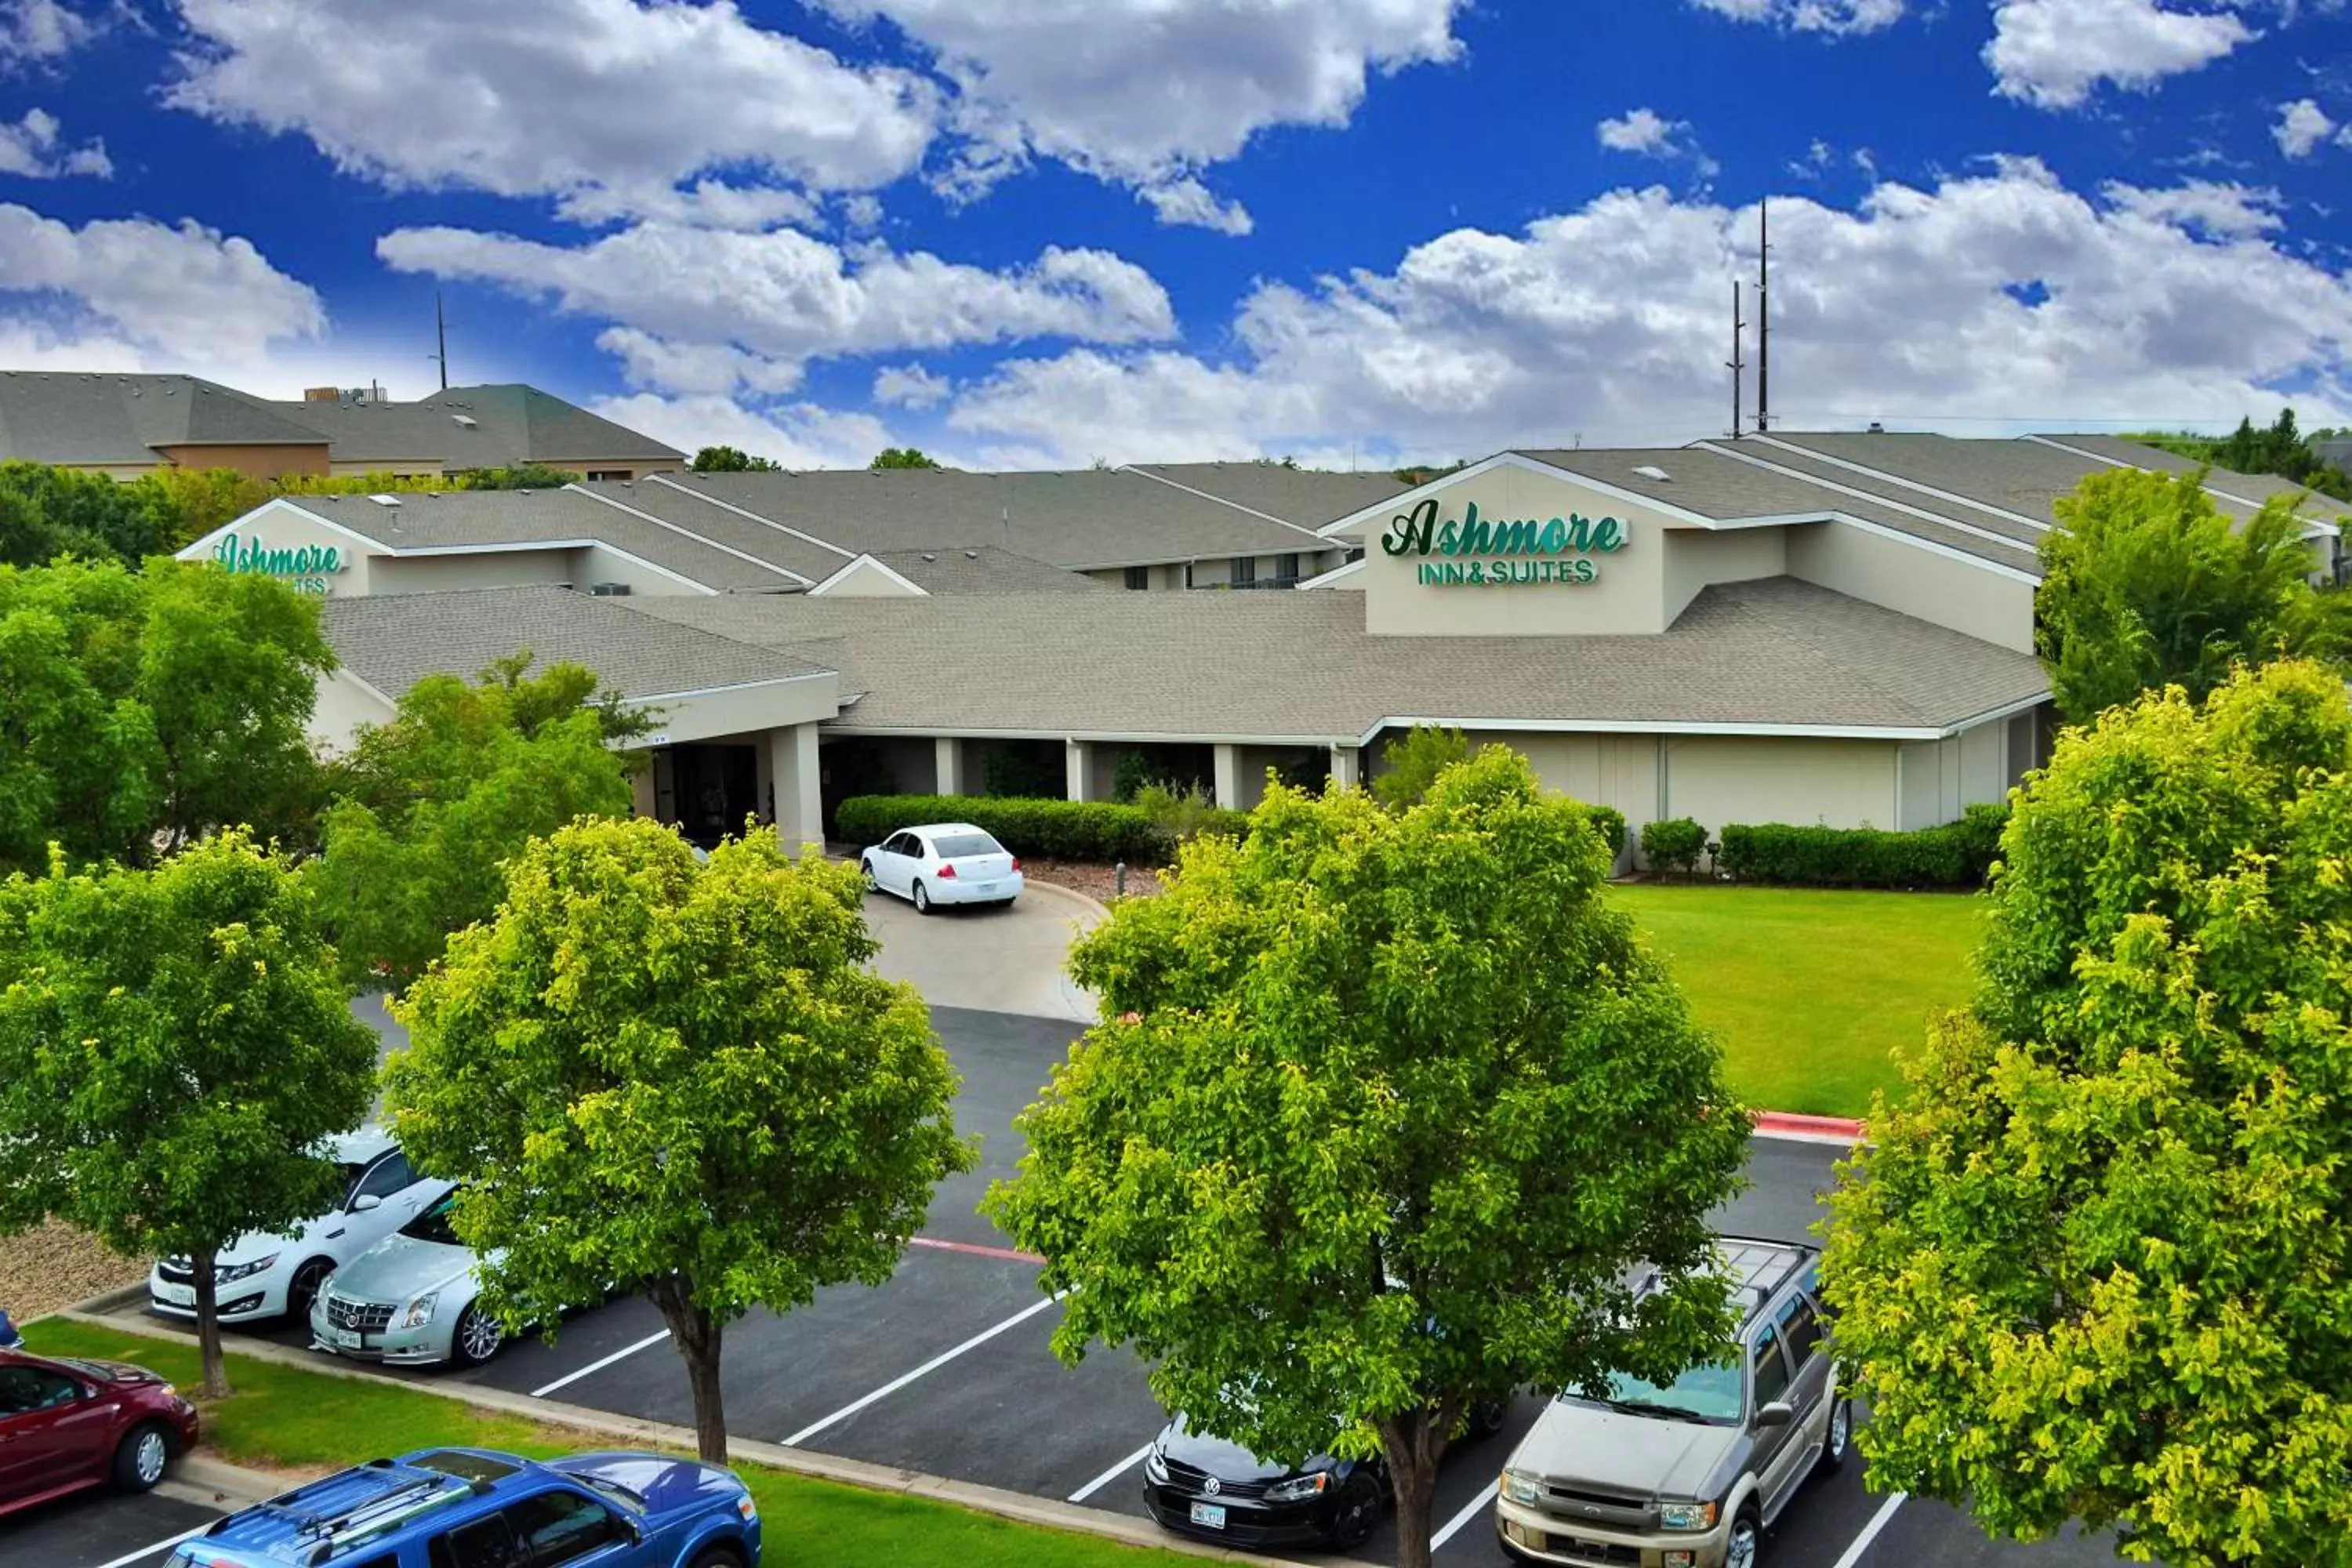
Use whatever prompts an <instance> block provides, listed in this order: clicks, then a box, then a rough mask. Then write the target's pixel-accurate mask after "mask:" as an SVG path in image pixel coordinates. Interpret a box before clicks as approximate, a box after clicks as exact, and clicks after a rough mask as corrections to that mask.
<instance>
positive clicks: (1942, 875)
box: [1716, 805, 2009, 888]
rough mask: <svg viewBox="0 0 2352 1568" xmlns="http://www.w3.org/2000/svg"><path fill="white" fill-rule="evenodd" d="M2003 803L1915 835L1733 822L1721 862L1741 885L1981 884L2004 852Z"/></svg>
mask: <svg viewBox="0 0 2352 1568" xmlns="http://www.w3.org/2000/svg"><path fill="white" fill-rule="evenodd" d="M2008 820H2009V808H2008V807H2007V806H2004V805H1972V806H1970V807H1969V809H1968V812H1967V814H1966V815H1965V816H1962V817H1961V818H1960V820H1959V821H1958V822H1953V823H1947V824H1946V825H1945V826H1941V827H1926V828H1921V829H1920V830H1918V831H1917V832H1916V833H1887V832H1883V831H1881V830H1879V829H1877V828H1874V827H1791V826H1785V825H1782V824H1779V823H1766V824H1763V825H1760V826H1746V825H1742V824H1738V823H1735V824H1732V825H1731V826H1727V827H1726V828H1725V829H1724V830H1723V850H1722V853H1721V854H1720V855H1719V856H1717V860H1716V864H1717V866H1718V867H1719V868H1721V869H1722V870H1723V871H1724V872H1725V873H1726V874H1727V875H1729V876H1731V877H1734V878H1736V879H1738V880H1740V881H1743V882H1779V883H1785V884H1789V885H1791V886H1797V887H1815V888H1960V887H1976V886H1981V885H1982V883H1983V882H1984V879H1985V875H1986V872H1987V871H1988V870H1989V869H1990V867H1991V865H1992V863H1993V861H1994V860H1995V859H1996V858H1998V857H1999V855H2000V830H2001V827H2002V826H2003V825H2004V824H2005V823H2007V822H2008Z"/></svg>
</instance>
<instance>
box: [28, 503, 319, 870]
mask: <svg viewBox="0 0 2352 1568" xmlns="http://www.w3.org/2000/svg"><path fill="white" fill-rule="evenodd" d="M107 482H108V483H110V484H111V483H112V482H113V481H112V480H108V481H107ZM332 668H334V656H333V654H332V653H331V651H329V649H328V647H327V645H326V642H325V640H324V639H323V638H322V637H320V633H319V608H318V604H317V601H315V600H312V599H309V598H306V597H304V596H303V595H299V594H296V593H293V592H291V591H290V590H289V589H287V588H286V587H284V586H282V585H281V584H277V583H274V582H271V581H269V580H268V579H267V578H265V577H261V576H257V575H251V574H231V573H226V572H221V571H218V570H216V569H215V568H213V567H212V566H210V565H209V564H201V563H181V562H168V561H159V562H155V563H152V564H151V566H150V569H149V570H147V571H145V572H143V573H139V574H132V573H131V572H129V571H126V570H125V569H124V568H123V567H121V566H120V565H118V564H114V563H103V564H88V563H80V562H61V563H58V564H56V565H53V566H39V567H29V568H16V567H0V869H5V868H10V867H14V868H17V869H21V870H37V869H38V868H42V867H45V866H46V865H47V861H48V845H49V844H50V843H51V842H52V841H53V840H54V841H56V842H58V843H59V844H61V845H62V846H63V847H64V848H65V851H66V853H67V854H68V857H70V858H73V859H76V860H88V859H95V858H113V859H120V860H123V861H126V862H129V863H131V864H144V863H146V862H148V861H150V860H152V859H153V858H154V857H155V854H156V851H157V849H158V847H169V846H171V845H173V844H175V843H181V842H184V841H186V840H187V839H189V838H190V837H194V836H195V835H197V834H199V833H202V832H204V831H205V830H207V829H209V828H212V827H215V826H222V825H224V824H228V823H247V824H250V825H252V826H255V827H256V828H257V830H259V831H260V832H262V833H264V834H275V833H291V832H294V831H296V830H297V829H298V828H299V826H300V824H301V823H302V822H303V821H305V820H306V818H307V816H308V815H309V813H310V812H311V811H312V810H314V809H315V803H316V798H317V795H316V792H317V788H318V770H317V764H316V763H315V762H314V760H313V758H312V756H311V752H310V740H309V736H308V727H309V723H310V711H311V707H312V703H313V702H314V700H315V698H316V692H317V681H318V678H319V677H320V675H321V674H323V673H324V672H326V671H328V670H330V669H332Z"/></svg>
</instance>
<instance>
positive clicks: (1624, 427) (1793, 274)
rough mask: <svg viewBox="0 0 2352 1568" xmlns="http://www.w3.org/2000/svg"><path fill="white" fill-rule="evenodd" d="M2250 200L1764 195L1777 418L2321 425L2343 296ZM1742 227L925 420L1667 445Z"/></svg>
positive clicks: (2043, 186) (2232, 194)
mask: <svg viewBox="0 0 2352 1568" xmlns="http://www.w3.org/2000/svg"><path fill="white" fill-rule="evenodd" d="M2270 200H2271V198H2270V197H2269V195H2268V193H2264V192H2258V191H2246V190H2241V189H2237V188H2235V187H2225V186H2214V185H2210V184H2193V185H2186V186H2181V187H2179V188H2176V189H2173V190H2142V189H2137V188H2128V187H2116V188H2114V189H2111V190H2109V191H2106V192H2104V193H2101V194H2099V195H2084V194H2081V193H2077V192H2074V191H2071V190H2069V189H2067V188H2066V187H2065V186H2063V184H2060V182H2059V181H2058V180H2057V179H2056V177H2055V176H2053V174H2051V173H2050V172H2049V171H2048V170H2047V169H2046V168H2044V167H2043V166H2042V165H2041V164H2040V163H2036V162H2034V161H2032V160H2030V159H2006V160H2000V161H1998V162H1996V163H1994V164H1993V165H1992V166H1991V167H1990V171H1989V172H1985V173H1982V174H1977V175H1974V176H1971V177H1968V178H1956V179H1950V180H1947V181H1945V182H1944V183H1943V184H1941V185H1939V186H1937V187H1935V188H1931V189H1915V188H1912V187H1909V186H1905V185H1901V184H1881V185H1880V186H1878V187H1877V189H1876V190H1875V191H1874V192H1873V193H1872V194H1871V195H1870V196H1869V197H1867V198H1866V199H1865V200H1864V203H1863V204H1862V205H1861V206H1860V208H1859V209H1858V210H1854V211H1847V210H1843V209H1841V208H1838V207H1833V206H1829V205H1822V204H1820V203H1816V202H1812V201H1807V200H1798V199H1786V198H1784V199H1782V200H1778V201H1775V202H1774V204H1773V208H1772V237H1773V242H1774V246H1775V248H1776V251H1777V253H1778V258H1779V265H1778V266H1777V268H1775V272H1774V281H1775V283H1776V284H1777V285H1778V287H1777V288H1776V289H1775V294H1774V311H1773V319H1774V327H1775V330H1776V333H1777V335H1776V337H1775V339H1774V347H1775V350H1776V353H1775V354H1774V367H1775V370H1776V373H1777V374H1775V376H1774V391H1775V394H1776V399H1775V408H1776V411H1777V412H1779V413H1780V416H1781V417H1782V419H1783V421H1784V422H1785V423H1788V424H1790V425H1792V426H1793V425H1800V424H1812V425H1816V426H1819V425H1830V424H1851V423H1853V422H1854V421H1857V420H1860V419H1864V418H1869V417H1885V418H1887V419H1889V420H1898V421H1901V422H1904V423H1906V424H1909V423H1922V422H1924V423H1933V422H1934V421H1936V420H1937V419H1939V418H1940V419H1947V420H1955V421H1965V423H1961V424H1959V425H1958V426H1957V427H1958V428H1961V429H1965V430H1970V431H1975V432H1979V433H1981V432H1983V431H1985V430H1987V429H1990V428H1997V427H1998V426H1991V425H1988V424H1986V423H1983V421H1986V420H1999V419H2002V418H2012V417H2013V418H2017V419H2020V420H2026V419H2047V418H2060V417H2063V418H2068V419H2081V420H2084V421H2095V420H2109V419H2118V420H2122V419H2137V420H2147V421H2149V422H2151V423H2156V424H2168V423H2171V422H2174V421H2180V420H2221V421H2231V422H2234V421H2235V420H2236V419H2237V418H2238V416H2240V415H2242V414H2245V413H2248V412H2253V413H2256V414H2260V413H2262V412H2263V410H2265V409H2272V408H2275V407H2276V406H2277V405H2278V404H2279V403H2280V401H2281V399H2280V397H2279V395H2277V394H2276V393H2274V392H2272V391H2269V390H2267V389H2268V388H2270V387H2272V386H2274V385H2280V384H2289V383H2296V384H2305V385H2308V386H2309V387H2310V388H2311V390H2308V391H2305V392H2303V393H2301V394H2299V395H2298V397H2297V399H2296V401H2297V402H2298V403H2299V404H2300V405H2303V406H2304V407H2305V411H2306V413H2308V414H2311V415H2312V416H2314V417H2315V418H2316V417H2318V416H2319V415H2318V410H2320V409H2322V408H2325V409H2326V410H2328V411H2329V412H2328V417H2329V419H2330V421H2331V422H2340V421H2341V420H2343V419H2344V418H2345V417H2346V416H2347V413H2352V384H2347V377H2346V372H2345V366H2344V363H2343V356H2342V350H2341V347H2340V345H2342V344H2343V343H2345V342H2352V288H2347V283H2346V281H2345V280H2344V279H2341V278H2339V277H2336V276H2335V275H2334V274H2332V273H2330V272H2328V271H2327V270H2326V269H2325V268H2321V267H2319V266H2317V265H2315V264H2314V263H2312V262H2310V261H2308V260H2305V259H2303V258H2299V257H2294V256H2290V255H2289V254H2287V253H2286V251H2285V250H2284V249H2283V248H2281V247H2280V246H2279V245H2277V244H2274V243H2273V235H2272V232H2271V231H2272V230H2273V229H2274V228H2275V226H2276V221H2275V215H2274V214H2273V213H2272V212H2270V211H2269V210H2268V209H2269V205H2270ZM1755 227H1756V215H1755V210H1754V208H1753V207H1748V208H1745V209H1737V210H1735V209H1729V208H1726V207H1723V206H1719V205H1715V204H1713V203H1711V202H1706V201H1702V200H1686V199H1678V198H1677V197H1676V196H1675V195H1672V194H1670V193H1669V192H1667V191H1665V190H1663V189H1651V190H1646V191H1616V192H1612V193H1609V194H1607V195H1602V196H1600V197H1598V198H1596V199H1594V200H1593V201H1592V202H1591V203H1589V204H1587V205H1584V206H1583V207H1581V208H1580V209H1578V210H1575V211H1572V212H1568V213H1564V214H1560V215H1559V216H1551V217H1547V218H1544V219H1541V220H1539V221H1538V222H1536V223H1534V224H1532V225H1530V226H1528V229H1526V230H1525V231H1524V232H1522V233H1518V234H1514V235H1500V234H1491V233H1486V232H1483V231H1480V230H1476V229H1460V230H1456V231H1454V232H1453V233H1450V234H1444V235H1441V236H1439V237H1435V238H1433V239H1431V240H1429V241H1428V242H1426V243H1425V244H1423V245H1421V246H1419V247H1415V248H1413V249H1412V250H1411V251H1409V252H1408V253H1407V254H1406V255H1405V256H1404V257H1403V258H1402V260H1401V261H1400V263H1399V265H1398V266H1397V267H1396V268H1395V269H1394V270H1393V271H1390V272H1374V271H1369V270H1363V271H1358V272H1354V273H1351V274H1349V276H1347V277H1344V278H1339V277H1334V278H1325V279H1320V280H1319V281H1318V283H1317V284H1316V285H1315V286H1314V287H1313V288H1311V289H1301V288H1297V287H1292V286H1288V285H1285V284H1278V283H1269V284H1265V285H1261V286H1260V287H1259V288H1258V289H1256V290H1255V292H1254V293H1253V294H1251V295H1250V296H1249V297H1248V299H1246V300H1244V303H1243V305H1242V306H1241V308H1240V310H1239V313H1238V316H1237V319H1236V320H1235V321H1234V325H1233V329H1232V336H1233V338H1234V340H1235V341H1236V342H1237V343H1238V344H1239V351H1238V353H1236V354H1234V356H1233V357H1232V358H1231V359H1229V360H1222V361H1212V360H1210V359H1208V358H1206V357H1203V356H1202V355H1200V354H1197V353H1176V352H1138V353H1107V352H1103V351H1100V350H1096V349H1079V350H1075V351H1072V352H1068V353H1063V354H1060V355H1058V356H1054V357H1050V358H1037V357H1026V358H1018V359H1013V360H1008V361H1006V362H1004V363H1001V364H999V365H998V366H997V367H996V369H995V371H994V372H993V374H990V375H988V376H985V377H982V378H980V379H978V380H977V381H974V382H969V383H967V384H965V385H964V386H963V388H962V390H961V394H960V395H959V396H958V397H957V398H956V400H955V402H954V403H953V404H952V405H950V411H949V415H948V423H949V425H950V427H952V428H955V429H957V430H959V431H961V432H963V433H964V434H965V435H967V436H968V437H971V439H973V440H974V441H975V442H979V443H983V444H985V443H998V444H1001V446H1002V447H1004V448H1018V449H1024V450H1029V451H1036V452H1043V453H1045V454H1048V455H1049V456H1050V457H1051V458H1053V459H1054V460H1058V461H1065V462H1085V461H1087V460H1088V459H1090V458H1094V457H1097V456H1102V457H1108V458H1113V459H1115V460H1135V459H1139V458H1161V459H1169V458H1194V457H1201V458H1206V457H1220V456H1222V457H1248V456H1255V455H1260V454H1265V455H1273V454H1278V453H1280V452H1282V451H1284V450H1297V449H1320V450H1326V451H1329V450H1337V449H1341V448H1344V447H1348V446H1349V444H1350V443H1360V444H1361V445H1360V450H1362V451H1364V452H1366V453H1368V454H1370V453H1373V452H1397V453H1401V454H1402V455H1404V456H1407V457H1412V458H1456V457H1463V456H1471V457H1476V456H1480V455H1483V454H1486V453H1488V452H1492V451H1495V450H1497V449H1499V448H1501V447H1506V446H1510V445H1518V444H1565V443H1567V442H1569V441H1570V440H1572V439H1574V438H1575V437H1577V436H1578V435H1579V434H1580V433H1581V435H1582V436H1583V437H1584V439H1585V441H1586V443H1587V444H1597V443H1599V442H1602V441H1617V442H1649V443H1655V442H1672V441H1680V440H1685V439H1688V438H1690V437H1696V436H1701V435H1706V434H1708V433H1710V432H1714V431H1718V430H1719V429H1720V427H1721V421H1722V419H1723V407H1724V405H1725V403H1726V399H1727V389H1726V388H1725V386H1724V384H1723V375H1724V373H1723V371H1722V370H1721V369H1720V368H1719V367H1720V364H1721V362H1722V359H1723V357H1724V356H1723V348H1724V342H1723V339H1724V334H1725V332H1726V331H1727V329H1728V324H1729V323H1728V321H1727V316H1726V310H1727V301H1726V300H1725V299H1724V297H1723V296H1724V279H1726V278H1728V277H1736V276H1744V275H1746V274H1747V273H1748V271H1750V270H1751V269H1752V268H1753V266H1754V258H1753V253H1752V243H1753V241H1752V237H1753V235H1754V233H1755ZM2011 287H2014V288H2016V289H2017V290H2018V293H2017V294H2012V293H2011ZM2020 294H2021V295H2023V296H2025V298H2024V299H2021V298H2020V297H2019V295H2020ZM2027 300H2039V303H2028V302H2026V301H2027ZM1924 322H1932V323H1934V324H1935V325H1934V329H1933V330H1932V331H1926V330H1923V328H1922V325H1921V323H1924Z"/></svg>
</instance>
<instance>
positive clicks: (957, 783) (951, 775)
mask: <svg viewBox="0 0 2352 1568" xmlns="http://www.w3.org/2000/svg"><path fill="white" fill-rule="evenodd" d="M931 770H932V772H933V773H934V774H935V775H936V777H935V779H934V781H933V782H934V784H935V786H936V787H935V788H934V789H933V790H932V792H931V793H932V794H934V795H961V794H962V793H963V742H961V741H959V740H957V739H956V738H955V737H954V736H952V735H941V736H940V737H939V739H937V740H935V741H933V742H931Z"/></svg>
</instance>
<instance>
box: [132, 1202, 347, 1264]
mask: <svg viewBox="0 0 2352 1568" xmlns="http://www.w3.org/2000/svg"><path fill="white" fill-rule="evenodd" d="M341 1214H342V1211H341V1209H337V1210H335V1211H334V1212H333V1213H331V1214H327V1215H320V1217H319V1218H317V1219H310V1220H304V1221H303V1222H302V1223H301V1224H300V1225H298V1226H293V1227H291V1228H290V1229H287V1230H249V1231H247V1232H246V1233H245V1234H244V1235H243V1236H240V1237H237V1238H236V1240H235V1241H232V1242H230V1243H229V1244H228V1245H227V1246H226V1247H222V1248H221V1249H220V1251H219V1252H217V1253H215V1255H214V1258H213V1266H214V1267H215V1268H235V1267H236V1265H237V1264H240V1263H251V1262H253V1261H254V1260H255V1259H256V1258H267V1257H268V1256H269V1255H270V1254H271V1253H273V1252H284V1251H285V1250H286V1249H287V1248H289V1247H300V1246H302V1245H304V1244H305V1243H307V1242H310V1241H311V1240H314V1239H315V1238H316V1237H318V1235H319V1233H320V1231H322V1230H325V1229H327V1228H329V1226H328V1223H327V1222H328V1221H330V1220H332V1219H336V1218H339V1217H341ZM168 1261H170V1262H172V1263H174V1264H177V1265H178V1266H179V1267H181V1268H187V1267H189V1260H188V1259H187V1258H171V1259H169V1260H168ZM289 1261H291V1260H290V1259H289Z"/></svg>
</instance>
